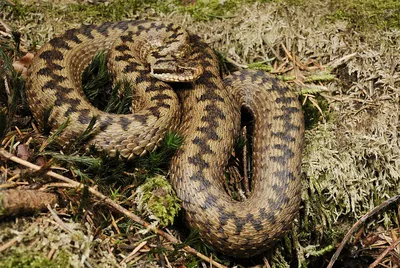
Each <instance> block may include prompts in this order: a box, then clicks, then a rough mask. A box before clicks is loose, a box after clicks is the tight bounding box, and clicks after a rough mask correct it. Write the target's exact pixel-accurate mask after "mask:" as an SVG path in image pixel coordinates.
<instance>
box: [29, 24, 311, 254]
mask: <svg viewBox="0 0 400 268" xmlns="http://www.w3.org/2000/svg"><path fill="white" fill-rule="evenodd" d="M111 47H112V48H111ZM99 50H110V52H109V58H110V62H111V63H109V65H110V66H109V67H110V68H111V69H112V70H114V72H115V76H116V79H123V78H127V77H128V75H129V79H130V80H131V81H132V82H133V83H134V84H135V85H136V88H135V90H136V91H139V93H135V94H137V95H138V96H141V95H142V94H144V96H143V97H140V98H139V97H138V98H137V99H136V101H135V102H134V103H133V109H134V113H133V114H128V115H120V114H108V113H105V112H102V111H99V110H97V109H96V108H94V107H93V106H92V105H91V104H90V103H89V102H88V101H87V100H86V98H85V97H84V94H83V91H82V86H81V74H82V72H83V70H84V69H85V67H86V66H87V65H88V64H89V62H90V61H91V59H92V58H93V56H94V55H95V54H96V53H97V52H98V51H99ZM185 55H187V56H185ZM182 57H185V58H184V59H182ZM188 62H189V63H188ZM171 64H172V67H171ZM150 71H151V74H150ZM174 72H176V73H174ZM179 77H180V78H179ZM157 78H158V79H157ZM159 79H161V80H165V81H173V80H176V79H178V80H180V81H181V82H182V81H184V82H187V83H184V84H183V86H181V87H182V88H179V89H177V93H178V95H179V97H177V96H176V94H175V93H174V91H173V90H172V89H171V88H170V86H169V85H167V84H165V83H164V82H161V81H160V80H159ZM27 85H28V87H27V97H28V102H29V105H30V108H31V110H32V112H33V114H34V117H35V119H36V120H37V121H38V122H39V124H43V116H44V111H45V110H46V109H49V108H52V110H51V115H50V122H51V124H52V128H53V130H54V129H56V128H57V127H58V126H60V124H61V123H62V122H64V121H65V120H66V119H67V118H69V120H70V121H69V125H68V127H67V128H66V130H65V131H64V132H63V135H62V137H61V139H62V140H64V141H66V142H67V141H68V140H71V139H73V138H74V137H76V136H77V135H78V134H79V133H81V132H82V131H84V130H85V129H86V127H87V126H88V124H89V122H90V120H91V119H92V117H93V116H96V118H97V121H96V122H97V125H96V128H95V130H96V132H95V136H94V137H93V139H92V140H91V143H93V144H95V145H96V146H97V147H99V148H100V149H103V150H106V151H108V152H110V153H111V154H115V152H116V151H119V152H120V153H121V155H122V156H123V157H126V158H134V157H135V156H137V155H142V154H144V153H145V152H147V151H152V150H154V149H155V147H156V146H157V144H158V143H159V142H160V141H161V140H162V138H163V136H164V134H165V133H166V132H167V131H174V130H178V132H179V133H180V134H181V135H182V136H183V137H184V144H183V145H182V147H181V148H180V149H179V150H178V151H177V153H176V154H175V156H174V157H173V159H172V161H171V167H170V177H171V183H172V186H173V187H174V189H175V190H176V192H177V195H178V196H179V198H180V199H181V200H182V206H183V208H184V209H185V212H186V219H187V222H188V224H189V226H190V227H192V228H197V229H198V230H199V231H200V235H201V237H202V239H203V240H204V241H205V242H206V243H207V244H209V245H211V246H212V247H213V248H214V249H216V250H218V251H222V252H223V253H225V254H227V255H232V256H235V257H249V256H252V255H255V254H257V253H260V252H262V251H264V250H265V249H266V246H267V244H269V243H271V242H273V241H275V240H277V239H278V238H279V237H280V236H281V235H282V234H283V233H284V232H285V231H287V230H288V229H289V228H290V226H291V223H292V221H293V219H294V217H295V216H296V214H297V211H298V207H299V203H300V165H301V150H302V143H303V132H304V126H303V115H302V112H301V106H300V104H299V102H298V100H297V96H296V94H294V93H293V92H291V91H290V90H289V89H288V88H287V87H286V86H285V85H283V84H282V83H281V82H279V81H278V80H276V79H274V78H272V77H270V76H269V75H268V74H266V73H264V72H261V71H240V72H236V73H233V74H232V75H230V76H228V77H227V78H225V80H222V79H221V78H220V72H219V67H218V60H217V57H216V55H215V54H214V52H213V51H212V49H210V48H209V47H208V45H207V44H205V43H204V42H203V41H202V40H201V39H200V38H199V37H198V36H195V35H190V34H187V33H186V32H185V31H184V30H182V29H181V28H180V27H178V26H176V25H174V24H171V23H163V22H146V21H122V22H117V23H104V24H102V25H98V26H93V25H91V26H82V27H81V28H78V29H71V30H68V31H66V32H65V33H64V34H62V35H60V36H58V37H56V38H54V39H52V40H51V41H50V42H49V43H47V44H45V45H43V47H42V48H41V49H40V51H39V52H38V53H37V55H36V56H35V58H34V60H33V63H32V65H31V66H30V69H29V78H28V81H27ZM179 103H180V104H179ZM241 108H242V109H246V110H248V111H250V113H251V114H252V117H253V120H254V130H253V133H254V135H253V148H252V181H253V184H252V189H253V190H252V193H251V195H250V196H249V197H248V199H247V200H245V201H243V202H238V201H234V200H232V199H231V198H230V197H229V196H228V194H227V193H226V191H225V190H224V179H225V169H226V167H227V164H228V159H229V157H230V154H231V152H232V149H233V143H234V140H235V139H236V138H237V136H238V133H239V129H240V110H241ZM179 122H180V124H179Z"/></svg>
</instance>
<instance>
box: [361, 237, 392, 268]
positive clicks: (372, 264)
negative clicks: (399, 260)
mask: <svg viewBox="0 0 400 268" xmlns="http://www.w3.org/2000/svg"><path fill="white" fill-rule="evenodd" d="M398 244H400V238H398V239H397V240H396V241H394V242H393V243H392V244H390V246H389V247H388V248H387V249H385V250H384V251H383V252H382V253H381V254H380V255H379V256H378V258H376V260H375V261H374V262H373V263H371V265H370V266H368V268H375V267H376V266H377V265H378V264H379V263H380V262H381V260H382V259H383V258H384V257H385V256H386V255H387V254H388V253H389V251H392V250H393V249H394V248H395V247H396V246H397V245H398Z"/></svg>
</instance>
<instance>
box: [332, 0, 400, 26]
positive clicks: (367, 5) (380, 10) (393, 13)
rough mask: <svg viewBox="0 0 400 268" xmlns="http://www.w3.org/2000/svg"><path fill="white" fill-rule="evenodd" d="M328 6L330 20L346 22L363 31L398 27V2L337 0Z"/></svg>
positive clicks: (399, 17) (392, 0) (399, 21)
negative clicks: (329, 7)
mask: <svg viewBox="0 0 400 268" xmlns="http://www.w3.org/2000/svg"><path fill="white" fill-rule="evenodd" d="M330 4H331V8H332V11H333V13H332V15H329V17H330V18H332V19H340V20H347V21H349V22H351V23H352V24H353V25H355V26H357V27H359V28H361V29H364V30H374V28H380V29H385V28H399V27H400V2H399V1H398V0H351V1H347V0H338V1H331V3H330Z"/></svg>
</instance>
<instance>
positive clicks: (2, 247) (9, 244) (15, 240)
mask: <svg viewBox="0 0 400 268" xmlns="http://www.w3.org/2000/svg"><path fill="white" fill-rule="evenodd" d="M35 226H36V225H35V224H32V225H31V226H29V227H28V228H27V229H25V230H24V232H23V234H27V233H30V232H31V231H32V230H33V228H34V227H35ZM21 235H22V234H21V233H20V234H19V235H17V236H16V237H14V238H12V239H10V240H8V242H6V243H4V244H3V245H0V252H3V251H5V250H7V249H8V248H10V247H12V246H14V245H15V244H17V243H18V242H19V241H20V240H22V239H21Z"/></svg>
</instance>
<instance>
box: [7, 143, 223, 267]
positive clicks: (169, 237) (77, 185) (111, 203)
mask: <svg viewBox="0 0 400 268" xmlns="http://www.w3.org/2000/svg"><path fill="white" fill-rule="evenodd" d="M0 156H1V157H3V158H6V159H9V160H11V161H13V162H15V163H18V164H21V165H23V166H25V167H28V168H31V169H33V170H40V169H41V167H40V166H37V165H35V164H33V163H31V162H28V161H25V160H23V159H21V158H19V157H16V156H15V155H13V154H11V153H9V152H7V151H6V150H4V149H3V148H1V149H0ZM46 175H48V176H51V177H53V178H56V179H58V180H61V181H63V182H66V183H68V184H70V185H71V186H73V187H75V188H78V189H80V188H83V187H84V185H83V184H81V183H79V182H76V181H74V180H71V179H69V178H67V177H65V176H62V175H60V174H58V173H55V172H53V171H48V172H46ZM87 188H88V191H89V192H90V193H91V194H93V195H94V196H96V197H97V198H99V199H101V200H102V201H103V202H104V203H106V204H107V205H108V206H110V207H112V208H114V209H115V210H117V211H119V212H120V213H122V214H123V215H125V216H126V217H128V218H130V219H131V220H133V221H135V222H136V223H139V224H140V225H143V226H144V227H146V228H150V230H151V231H153V232H154V233H156V234H159V235H161V236H162V237H164V238H165V239H167V240H168V241H170V242H171V243H173V244H178V243H179V241H178V240H177V239H176V238H175V237H173V236H172V235H169V234H168V233H166V232H164V231H162V230H160V229H158V228H154V227H152V225H151V224H150V223H148V222H146V221H144V220H142V219H141V218H140V217H138V216H136V215H135V214H133V213H132V212H130V211H129V210H127V209H125V208H124V207H122V206H121V205H119V204H117V203H115V202H114V201H113V200H112V199H110V198H109V197H107V196H105V195H103V194H102V193H100V192H98V191H97V190H95V189H94V188H92V187H87ZM183 249H184V250H185V251H187V252H189V253H191V254H193V255H195V256H197V257H199V258H201V259H203V260H205V261H207V262H209V261H210V258H208V257H207V256H205V255H203V254H201V253H200V252H198V251H197V250H195V249H194V248H191V247H190V246H185V247H184V248H183ZM212 264H213V265H214V266H215V267H218V268H225V267H226V266H224V265H222V264H220V263H218V262H216V261H214V260H212Z"/></svg>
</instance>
